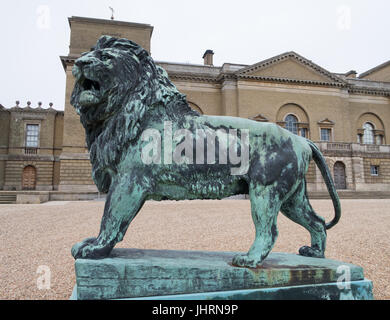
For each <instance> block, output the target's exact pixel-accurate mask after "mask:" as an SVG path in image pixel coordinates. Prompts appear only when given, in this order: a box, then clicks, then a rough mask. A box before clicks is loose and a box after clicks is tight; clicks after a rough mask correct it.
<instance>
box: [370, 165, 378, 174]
mask: <svg viewBox="0 0 390 320" xmlns="http://www.w3.org/2000/svg"><path fill="white" fill-rule="evenodd" d="M370 172H371V175H372V176H379V166H371V167H370Z"/></svg>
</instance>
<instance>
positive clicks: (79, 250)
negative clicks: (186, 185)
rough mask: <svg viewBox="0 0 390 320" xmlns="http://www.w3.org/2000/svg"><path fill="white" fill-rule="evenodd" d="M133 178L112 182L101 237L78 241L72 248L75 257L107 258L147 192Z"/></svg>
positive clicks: (139, 207)
mask: <svg viewBox="0 0 390 320" xmlns="http://www.w3.org/2000/svg"><path fill="white" fill-rule="evenodd" d="M132 181H134V180H133V179H130V178H129V177H123V178H122V179H121V181H120V183H117V184H115V183H113V188H112V189H111V190H110V192H109V193H108V195H107V200H106V204H105V207H104V214H103V218H102V222H101V225H100V232H99V236H98V237H97V238H88V239H85V240H84V241H82V242H79V243H76V244H75V245H74V246H73V248H72V255H73V257H74V258H75V259H78V258H84V259H101V258H105V257H107V256H108V255H109V254H110V252H111V250H112V249H113V248H114V246H115V245H116V244H117V243H118V242H120V241H122V239H123V237H124V235H125V233H126V230H127V228H128V226H129V224H130V222H131V221H132V220H133V219H134V218H135V216H136V215H137V213H138V211H139V210H140V209H141V207H142V205H143V204H144V202H145V197H146V192H145V191H144V190H143V189H142V188H140V187H139V186H136V185H134V182H132ZM131 184H132V185H131Z"/></svg>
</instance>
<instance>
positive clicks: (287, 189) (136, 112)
mask: <svg viewBox="0 0 390 320" xmlns="http://www.w3.org/2000/svg"><path fill="white" fill-rule="evenodd" d="M73 75H74V77H75V78H76V83H75V87H74V90H73V93H72V96H71V104H72V105H73V106H74V107H75V109H76V111H77V112H78V114H79V115H80V121H81V123H82V125H83V126H84V128H85V133H86V141H87V145H88V149H89V152H90V160H91V163H92V177H93V180H94V182H95V183H96V186H97V187H98V189H99V190H100V191H101V192H105V193H107V199H106V203H105V208H104V214H103V218H102V221H101V227H100V233H99V235H98V237H97V238H88V239H85V240H84V241H82V242H79V243H77V244H75V245H74V246H73V248H72V255H73V257H74V258H75V259H77V258H86V259H99V258H104V257H107V256H108V255H109V254H110V252H111V250H112V249H113V247H114V246H115V245H116V243H118V242H119V241H121V240H122V239H123V237H124V235H125V233H126V230H127V228H128V226H129V224H130V223H131V221H132V220H133V219H134V217H135V216H136V215H137V213H138V212H139V211H140V209H141V208H142V206H143V204H144V202H145V201H146V200H149V199H153V200H164V199H171V200H182V199H222V198H226V197H229V196H232V195H237V194H249V196H250V201H251V211H252V218H253V222H254V225H255V230H256V233H255V240H254V242H253V244H252V246H251V248H250V249H249V251H248V253H246V254H242V255H237V256H236V257H234V259H233V264H234V265H236V266H243V267H256V266H258V265H259V264H261V263H262V261H263V260H264V259H265V258H266V257H267V255H268V254H269V253H270V251H271V249H272V248H273V245H274V243H275V240H276V237H277V235H278V231H277V224H276V220H277V215H278V213H279V211H281V212H282V213H283V214H284V215H285V216H287V217H288V218H290V219H291V220H293V221H294V222H296V223H298V224H300V225H301V226H303V227H304V228H306V229H307V230H308V231H309V232H310V235H311V246H304V247H302V248H300V250H299V253H300V254H301V255H304V256H310V257H318V258H322V257H324V252H325V244H326V230H327V229H329V228H331V227H332V226H334V225H335V224H336V223H337V222H338V220H339V219H340V215H341V208H340V201H339V198H338V195H337V192H336V189H335V186H334V183H333V180H332V177H331V175H330V173H329V169H328V167H327V165H326V162H325V160H324V157H323V156H322V154H321V152H320V151H319V149H318V148H317V147H316V145H315V144H314V143H313V142H311V141H310V140H308V139H305V138H303V137H300V136H297V135H294V134H292V133H291V132H289V131H288V130H285V129H283V128H281V127H280V126H278V125H276V124H273V123H259V122H256V121H252V120H249V119H243V118H236V117H228V116H206V115H200V114H199V113H198V112H197V111H195V110H192V109H191V108H190V107H189V106H188V103H187V101H186V97H185V95H183V94H181V93H180V92H179V91H178V90H177V89H176V87H175V86H174V85H173V84H172V82H171V81H170V80H169V78H168V75H167V73H166V72H165V70H163V69H162V68H161V67H159V66H157V65H155V63H154V61H153V59H152V58H151V57H150V55H149V54H148V52H147V51H146V50H144V49H143V48H141V47H140V46H139V45H137V44H136V43H134V42H132V41H130V40H127V39H117V38H114V37H109V36H102V37H101V38H100V39H99V40H98V42H97V44H96V46H95V47H94V48H92V49H91V51H90V52H88V53H84V54H82V56H81V57H80V58H79V59H77V60H76V62H75V65H74V68H73ZM210 137H211V138H210ZM206 138H207V139H206ZM209 138H210V139H209ZM162 140H163V141H162ZM183 154H184V155H183ZM311 159H313V160H314V161H315V163H316V165H317V166H318V167H319V169H320V171H321V173H322V176H323V178H324V181H325V183H326V186H327V188H328V191H329V194H330V196H331V199H332V201H333V205H334V210H335V216H334V218H333V220H332V221H331V222H329V223H325V221H324V219H323V218H321V217H319V216H318V215H317V214H316V213H315V212H314V210H313V209H312V207H311V205H310V203H309V199H308V196H307V192H306V181H305V174H306V172H307V170H308V166H309V162H310V160H311Z"/></svg>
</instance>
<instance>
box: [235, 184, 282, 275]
mask: <svg viewBox="0 0 390 320" xmlns="http://www.w3.org/2000/svg"><path fill="white" fill-rule="evenodd" d="M275 191H276V190H275V187H274V186H273V185H271V186H266V187H265V186H262V185H252V184H251V186H250V188H249V196H250V201H251V211H252V219H253V223H254V225H255V230H256V234H255V240H254V242H253V244H252V246H251V248H250V249H249V251H248V253H247V254H244V255H237V256H235V257H234V258H233V265H236V266H240V267H251V268H256V267H257V265H259V264H261V262H262V261H263V260H264V259H265V258H266V257H267V256H268V254H269V253H270V252H271V250H272V248H273V246H274V244H275V241H276V238H277V236H278V231H277V225H276V223H277V216H278V213H279V210H280V201H279V196H278V195H276V193H277V192H275Z"/></svg>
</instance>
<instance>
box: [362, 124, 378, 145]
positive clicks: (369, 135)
mask: <svg viewBox="0 0 390 320" xmlns="http://www.w3.org/2000/svg"><path fill="white" fill-rule="evenodd" d="M363 129H364V133H363V143H364V144H374V143H375V140H374V126H373V125H372V124H371V123H369V122H366V123H365V124H363Z"/></svg>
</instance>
